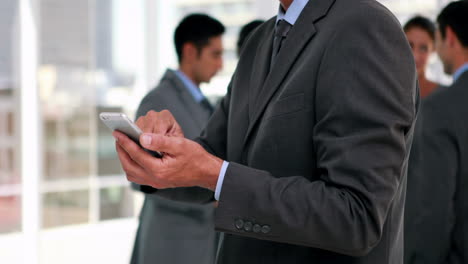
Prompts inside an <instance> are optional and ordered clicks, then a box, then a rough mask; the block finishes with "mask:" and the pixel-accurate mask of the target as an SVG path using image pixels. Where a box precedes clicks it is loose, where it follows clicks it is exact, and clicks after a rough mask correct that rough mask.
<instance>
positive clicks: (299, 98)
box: [265, 93, 305, 120]
mask: <svg viewBox="0 0 468 264" xmlns="http://www.w3.org/2000/svg"><path fill="white" fill-rule="evenodd" d="M304 100H305V99H304V93H296V94H292V95H287V96H285V97H283V98H279V99H278V100H277V101H276V102H273V103H272V104H271V105H270V107H269V109H268V110H267V112H266V113H265V120H270V119H271V118H273V117H278V116H282V115H286V114H292V113H295V112H299V111H301V110H302V109H304Z"/></svg>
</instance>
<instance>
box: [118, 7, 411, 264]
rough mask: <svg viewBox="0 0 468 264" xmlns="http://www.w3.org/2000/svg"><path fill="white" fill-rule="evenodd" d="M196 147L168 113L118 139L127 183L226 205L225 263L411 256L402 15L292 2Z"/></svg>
mask: <svg viewBox="0 0 468 264" xmlns="http://www.w3.org/2000/svg"><path fill="white" fill-rule="evenodd" d="M280 2H281V5H280V7H279V12H278V15H277V16H276V17H273V18H272V19H270V20H268V21H267V22H265V23H264V24H262V25H261V26H259V27H258V29H257V30H255V32H254V33H253V34H252V35H251V36H250V37H249V39H248V40H247V42H246V44H245V48H244V49H243V51H242V53H241V58H240V61H239V64H238V66H237V69H236V72H235V73H234V75H233V77H232V81H231V83H230V86H229V89H228V93H227V95H226V96H225V98H224V99H223V100H222V102H221V104H220V105H219V106H218V107H217V109H216V110H215V112H214V114H213V116H212V118H211V119H210V121H209V122H208V125H207V126H206V127H205V129H204V131H203V132H202V135H201V137H199V138H197V139H196V140H195V141H191V140H187V139H184V138H183V137H182V135H183V130H182V129H181V128H180V125H179V124H177V122H176V121H175V120H174V118H173V117H172V115H171V113H170V112H169V111H161V112H149V113H148V114H147V115H146V116H144V117H141V118H140V119H139V120H138V121H137V125H138V126H140V127H142V129H143V130H144V132H145V133H144V134H143V135H142V136H141V137H140V143H141V144H142V145H143V146H144V147H146V148H149V149H153V150H160V151H163V152H164V153H165V156H164V157H163V158H162V159H155V158H152V157H151V156H149V155H148V154H147V153H146V152H145V151H143V150H142V149H141V148H140V147H139V146H138V145H136V144H134V143H133V142H132V141H131V140H129V139H128V138H127V137H126V136H125V135H123V134H121V133H119V132H114V136H115V138H116V139H117V143H116V148H117V152H118V154H119V158H120V161H121V164H122V167H123V169H124V171H125V172H126V175H127V178H128V179H129V180H130V181H133V182H137V183H141V184H147V185H151V186H153V187H155V188H157V189H165V188H169V187H171V188H172V187H187V186H200V187H203V188H206V189H209V190H212V191H213V192H214V197H213V194H211V197H210V198H214V199H216V200H218V202H219V203H218V207H217V208H216V210H215V227H216V229H217V230H220V231H223V232H225V234H226V235H225V237H224V242H223V244H222V246H221V248H220V252H219V255H218V263H228V264H229V263H236V264H238V263H242V264H245V263H252V264H253V263H255V264H257V263H268V264H271V263H307V264H310V263H314V264H317V263H326V264H330V263H339V264H342V263H347V264H351V263H352V264H376V263H378V264H401V263H402V262H403V207H404V198H405V196H404V191H405V188H406V171H407V170H406V169H407V162H408V156H409V150H410V146H411V143H412V135H413V127H414V120H415V116H416V112H417V100H418V93H417V89H416V83H417V81H416V70H415V65H414V61H413V56H412V53H411V50H410V47H409V45H408V42H407V41H406V37H405V35H404V33H403V31H402V29H401V26H400V24H399V22H398V20H397V19H396V18H395V17H394V16H393V15H392V14H391V13H390V12H389V11H388V10H387V9H386V8H384V7H383V6H382V5H380V4H379V3H378V2H376V1H374V0H320V1H317V0H310V1H307V0H294V1H287V0H281V1H280Z"/></svg>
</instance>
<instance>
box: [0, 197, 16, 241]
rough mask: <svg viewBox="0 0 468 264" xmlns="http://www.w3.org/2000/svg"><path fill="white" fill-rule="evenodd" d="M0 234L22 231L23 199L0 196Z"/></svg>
mask: <svg viewBox="0 0 468 264" xmlns="http://www.w3.org/2000/svg"><path fill="white" fill-rule="evenodd" d="M0 216H1V217H0V234H1V233H8V232H16V231H20V230H21V198H20V197H19V196H3V197H2V196H0Z"/></svg>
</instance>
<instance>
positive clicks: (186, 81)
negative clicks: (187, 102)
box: [174, 70, 205, 102]
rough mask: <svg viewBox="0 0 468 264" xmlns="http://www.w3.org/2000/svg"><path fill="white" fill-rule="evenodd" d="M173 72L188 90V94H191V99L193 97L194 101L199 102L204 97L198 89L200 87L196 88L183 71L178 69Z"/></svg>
mask: <svg viewBox="0 0 468 264" xmlns="http://www.w3.org/2000/svg"><path fill="white" fill-rule="evenodd" d="M174 73H175V74H176V75H177V77H179V79H180V80H181V81H182V83H183V84H184V86H185V88H186V89H187V90H188V91H189V92H190V94H191V95H192V96H193V99H195V101H197V102H201V101H202V100H203V99H204V98H205V96H204V95H203V94H202V92H201V91H200V88H198V86H197V85H196V84H195V83H194V82H193V81H192V80H190V78H189V77H187V75H185V73H183V72H182V71H180V70H176V71H174Z"/></svg>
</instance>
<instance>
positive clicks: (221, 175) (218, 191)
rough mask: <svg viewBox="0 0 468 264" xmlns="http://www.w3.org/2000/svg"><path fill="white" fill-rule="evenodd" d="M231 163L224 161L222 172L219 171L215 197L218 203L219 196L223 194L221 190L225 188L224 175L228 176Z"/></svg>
mask: <svg viewBox="0 0 468 264" xmlns="http://www.w3.org/2000/svg"><path fill="white" fill-rule="evenodd" d="M228 165H229V162H227V161H223V166H221V170H220V171H219V177H218V182H217V183H216V189H215V195H214V198H215V199H216V201H219V195H220V194H221V188H222V187H223V181H224V175H225V174H226V170H227V167H228Z"/></svg>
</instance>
